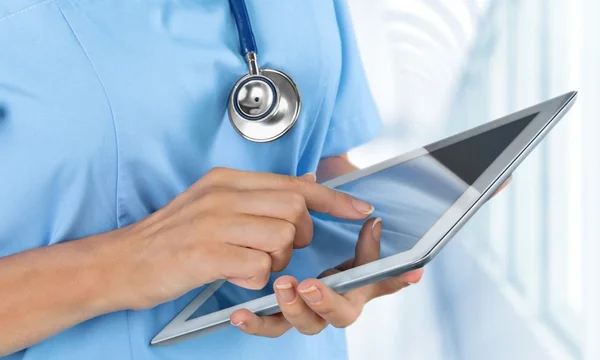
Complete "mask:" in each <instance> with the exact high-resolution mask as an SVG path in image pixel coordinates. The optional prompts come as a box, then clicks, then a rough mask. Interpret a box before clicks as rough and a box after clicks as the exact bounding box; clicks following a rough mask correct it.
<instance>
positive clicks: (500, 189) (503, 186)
mask: <svg viewBox="0 0 600 360" xmlns="http://www.w3.org/2000/svg"><path fill="white" fill-rule="evenodd" d="M511 180H512V176H509V177H508V179H506V181H505V182H504V183H503V184H502V185H500V187H499V188H498V190H496V192H494V195H492V197H494V196H496V195H498V194H499V193H500V191H502V190H504V188H505V187H507V186H508V184H510V182H511Z"/></svg>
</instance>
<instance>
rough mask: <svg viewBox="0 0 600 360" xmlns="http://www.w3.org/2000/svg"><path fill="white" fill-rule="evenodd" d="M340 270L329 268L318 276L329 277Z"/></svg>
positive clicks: (319, 277)
mask: <svg viewBox="0 0 600 360" xmlns="http://www.w3.org/2000/svg"><path fill="white" fill-rule="evenodd" d="M339 272H340V270H339V269H327V270H325V271H323V272H322V273H320V274H319V276H317V279H322V278H324V277H327V276H329V275H334V274H337V273H339Z"/></svg>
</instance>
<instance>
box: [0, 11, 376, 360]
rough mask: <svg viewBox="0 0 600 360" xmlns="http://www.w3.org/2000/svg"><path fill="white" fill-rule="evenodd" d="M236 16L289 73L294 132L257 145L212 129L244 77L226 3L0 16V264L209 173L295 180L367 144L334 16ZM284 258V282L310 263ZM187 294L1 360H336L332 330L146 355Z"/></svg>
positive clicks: (361, 92) (109, 225)
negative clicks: (218, 170) (220, 169)
mask: <svg viewBox="0 0 600 360" xmlns="http://www.w3.org/2000/svg"><path fill="white" fill-rule="evenodd" d="M246 3H247V6H248V10H249V14H250V18H251V21H252V25H253V28H254V32H255V36H256V39H257V45H258V48H259V62H260V66H261V67H271V68H275V69H280V70H282V71H284V72H286V73H288V74H289V75H290V76H291V77H292V78H293V79H294V81H295V82H296V83H297V85H298V87H299V89H300V92H301V95H302V102H303V106H302V112H301V115H300V117H299V119H298V121H297V124H296V126H294V128H293V129H292V130H291V131H290V132H289V133H288V134H286V135H285V136H284V137H283V138H281V139H279V140H277V141H274V142H271V143H264V144H257V143H252V142H249V141H247V140H245V139H243V138H242V137H240V136H239V135H238V134H237V133H236V132H235V130H234V129H233V128H232V127H231V124H230V123H229V121H228V118H227V112H226V102H227V97H228V95H229V92H230V90H231V86H232V85H233V84H234V83H235V81H236V80H237V79H238V78H239V77H240V76H242V75H244V74H245V73H246V71H247V69H246V65H245V63H244V60H243V59H242V57H241V56H240V55H239V44H238V40H237V33H236V28H235V24H234V22H233V20H232V17H231V12H230V10H229V6H228V3H227V1H225V0H196V1H192V0H188V1H172V0H153V1H140V0H103V1H98V0H2V2H0V49H1V51H0V219H2V221H0V256H8V255H12V254H16V253H19V252H22V251H26V250H29V249H35V248H39V247H44V246H49V245H53V244H57V243H61V242H66V241H72V240H75V239H81V238H84V237H86V236H91V235H94V234H98V233H102V232H106V231H111V230H114V229H117V228H121V227H125V226H127V225H129V224H131V223H134V222H136V221H139V220H142V219H143V218H144V217H146V216H148V215H149V214H151V213H152V212H154V211H157V210H159V209H160V208H162V207H163V206H165V205H166V204H167V203H168V202H169V201H171V200H172V199H173V198H174V197H175V196H177V195H178V194H180V193H181V192H183V191H185V189H187V188H188V187H189V186H190V185H191V184H193V183H194V182H195V181H197V180H198V179H199V178H201V177H202V176H203V175H204V174H205V173H206V172H207V171H208V170H210V169H211V168H213V167H216V166H225V167H231V168H236V169H241V170H250V171H268V172H273V173H278V174H292V175H302V174H304V173H306V172H310V171H315V170H316V167H317V164H318V162H319V160H320V159H322V158H324V157H327V156H334V155H339V154H343V153H346V152H347V151H349V150H350V149H352V148H354V147H356V146H358V145H360V144H363V143H365V142H367V141H369V140H370V139H372V138H373V137H374V136H375V135H376V134H377V132H378V130H379V129H380V121H379V117H378V114H377V109H376V106H375V104H374V102H373V100H372V98H371V94H370V93H369V89H368V84H367V80H366V78H365V74H364V71H363V68H362V64H361V60H360V54H359V51H358V48H357V44H356V40H355V37H354V34H353V31H352V25H351V19H350V14H349V10H348V6H347V4H346V3H345V2H344V1H342V0H339V1H338V0H328V1H326V0H303V1H281V0H246ZM298 254H299V255H297V256H296V255H294V256H295V257H296V259H295V261H294V262H293V264H291V265H290V269H289V271H290V272H291V273H293V272H294V271H296V270H299V268H300V267H307V266H311V264H317V263H318V259H319V256H320V255H319V253H318V252H316V251H314V249H311V248H310V247H309V248H307V249H305V250H304V251H303V252H301V253H298ZM298 264H300V265H302V266H300V265H298ZM40 270H41V271H43V270H44V269H40ZM314 270H320V269H314ZM123 276H131V274H123ZM99 286H101V284H99ZM32 291H33V292H34V291H35V289H32ZM198 291H199V290H194V291H192V292H190V293H189V294H186V295H184V296H182V297H181V298H179V299H177V300H175V301H172V302H168V303H165V304H162V305H159V306H157V307H155V308H152V309H148V310H145V311H119V312H115V313H111V314H106V315H103V316H99V317H97V318H94V319H90V320H88V321H86V322H84V323H82V324H79V325H76V326H74V327H72V328H70V329H67V330H65V331H62V332H61V333H59V334H57V335H54V336H52V337H50V338H48V339H46V340H44V341H42V342H40V343H38V344H35V345H33V346H31V347H29V348H27V349H25V350H22V351H19V352H17V353H15V354H12V355H9V356H8V357H6V358H7V359H11V360H13V359H14V360H17V359H19V360H20V359H28V360H38V359H44V360H50V359H67V360H70V359H78V360H79V359H127V360H129V359H144V360H145V359H178V360H180V359H211V360H212V359H238V358H244V359H280V358H286V359H345V358H347V353H346V341H345V336H344V331H343V330H339V329H335V328H332V327H328V328H326V329H325V330H324V331H323V332H322V333H321V334H319V335H317V336H304V335H301V334H300V333H298V332H297V331H295V330H291V331H289V332H287V333H286V334H284V335H283V336H281V337H280V338H277V339H266V338H259V337H253V336H248V335H245V334H243V333H242V332H240V331H239V330H238V329H235V328H230V329H226V330H222V331H219V332H216V333H213V334H210V335H206V336H201V337H197V338H194V339H191V340H188V341H185V342H182V343H180V344H177V345H174V346H169V347H150V346H149V342H150V339H152V337H153V336H154V335H156V334H157V333H158V332H159V331H160V330H161V329H162V328H163V327H164V326H165V325H166V324H167V323H168V322H169V321H170V320H171V319H172V318H173V317H174V316H175V315H176V314H177V313H178V312H179V311H180V310H181V309H182V308H183V307H184V306H185V305H186V304H187V303H188V302H189V301H190V300H191V299H192V298H193V297H194V296H195V295H197V294H198ZM18 311H26V309H18Z"/></svg>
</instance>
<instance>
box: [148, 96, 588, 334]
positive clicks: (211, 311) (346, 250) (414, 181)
mask: <svg viewBox="0 0 600 360" xmlns="http://www.w3.org/2000/svg"><path fill="white" fill-rule="evenodd" d="M576 96H577V93H576V92H570V93H567V94H564V95H562V96H559V97H556V98H554V99H551V100H548V101H545V102H543V103H540V104H538V105H535V106H532V107H530V108H527V109H524V110H521V111H519V112H516V113H514V114H511V115H508V116H505V117H503V118H501V119H498V120H495V121H492V122H489V123H486V124H484V125H481V126H478V127H476V128H473V129H471V130H468V131H465V132H462V133H460V134H457V135H454V136H451V137H449V138H447V139H444V140H441V141H438V142H436V143H433V144H430V145H427V146H424V147H422V148H419V149H416V150H413V151H411V152H409V153H407V154H404V155H401V156H398V157H395V158H393V159H390V160H387V161H384V162H382V163H379V164H376V165H373V166H370V167H368V168H365V169H361V170H358V171H355V172H352V173H349V174H346V175H343V176H341V177H338V178H335V179H332V180H330V181H327V182H326V183H323V184H324V185H326V186H328V187H331V188H335V189H337V190H339V191H343V192H347V193H349V194H351V195H353V196H355V197H357V198H360V199H364V200H365V201H368V202H370V203H371V204H373V205H374V206H375V213H374V214H373V215H374V216H379V217H381V218H382V223H383V229H382V235H381V240H380V241H381V256H380V259H379V260H377V261H374V262H371V263H368V264H365V265H362V266H358V267H355V268H352V269H349V270H346V271H343V272H339V273H336V274H333V275H330V276H327V277H324V278H322V279H321V280H322V281H323V283H325V284H326V285H328V286H330V287H331V288H332V289H333V290H334V291H336V292H338V293H343V292H346V291H348V290H351V289H354V288H357V287H361V286H364V285H367V284H371V283H374V282H377V281H380V280H383V279H385V278H388V277H392V276H396V275H400V274H402V273H405V272H408V271H411V270H414V269H417V268H420V267H423V266H424V265H425V264H427V263H428V262H429V261H430V260H431V259H433V258H434V257H435V255H436V254H437V253H438V252H439V251H440V250H441V249H442V247H443V246H444V245H445V244H446V243H448V241H449V240H450V239H451V238H452V236H453V235H455V234H456V232H457V231H458V230H459V229H460V228H461V227H462V226H463V225H464V224H465V223H466V222H467V221H468V219H469V218H471V216H472V215H473V214H474V213H475V212H476V211H477V210H478V209H479V208H480V207H481V206H482V205H483V204H484V203H485V201H486V200H487V199H489V198H490V197H491V196H492V195H493V194H494V192H495V191H496V190H497V189H498V188H499V187H500V186H501V185H502V184H503V183H504V182H505V181H506V179H507V178H508V177H509V176H510V174H511V173H512V172H513V170H514V169H515V168H516V167H517V166H518V165H519V164H520V163H521V162H522V161H523V159H524V158H525V157H526V156H527V154H529V153H530V152H531V150H532V149H533V148H535V146H536V145H537V144H538V143H539V141H540V140H541V139H542V138H543V137H544V136H545V135H546V134H547V133H548V131H550V129H551V128H552V126H553V125H554V124H556V123H557V122H558V120H559V119H560V118H561V117H562V116H563V115H564V114H565V113H566V112H567V111H568V109H569V108H570V106H571V105H572V104H573V102H574V100H575V98H576ZM312 217H313V223H314V237H313V242H312V243H311V245H309V247H308V248H306V249H300V250H295V251H294V254H293V256H292V260H291V262H290V264H293V265H294V266H288V269H290V268H291V269H294V270H293V273H292V272H286V271H289V270H287V269H286V270H284V271H283V272H281V273H277V274H275V273H274V274H272V277H271V281H270V283H269V284H268V285H267V286H266V287H265V288H264V289H263V290H256V291H253V290H246V289H242V288H240V287H237V286H236V285H233V284H231V283H228V282H225V281H218V282H215V283H212V284H209V285H207V286H206V287H205V288H204V289H203V291H202V292H201V293H200V294H199V295H198V296H197V297H196V298H195V299H194V300H193V301H192V302H191V303H190V304H189V305H187V306H186V307H185V308H184V309H183V310H182V311H181V312H180V313H179V314H178V315H177V316H176V317H175V318H174V319H173V320H172V321H171V322H170V323H169V324H168V325H167V326H166V327H165V328H164V329H163V330H162V331H161V332H160V333H159V334H157V335H156V336H155V337H154V339H152V341H151V344H152V345H169V344H173V343H175V342H177V341H182V340H185V339H187V338H189V337H192V336H199V335H201V334H207V333H210V332H213V331H216V330H219V329H222V328H225V327H228V326H231V324H230V322H229V317H230V315H231V314H232V313H233V312H234V311H236V310H238V309H241V308H246V309H248V310H250V311H252V312H254V313H256V314H258V315H270V314H274V313H277V312H279V311H280V310H279V307H278V305H277V300H276V297H275V295H274V293H273V286H272V282H273V281H274V280H275V279H276V278H278V277H279V276H281V275H283V274H290V275H293V276H295V277H296V278H297V279H298V280H299V281H301V280H303V279H305V278H308V277H316V276H317V275H318V274H319V273H321V272H322V271H324V270H326V269H328V268H332V267H335V266H336V265H338V264H339V263H341V262H343V261H344V260H347V259H349V258H352V257H353V256H354V246H355V244H356V241H357V239H358V233H359V231H360V229H361V227H362V224H363V222H364V221H349V220H341V219H336V218H333V217H330V216H327V215H322V214H312Z"/></svg>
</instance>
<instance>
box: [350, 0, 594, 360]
mask: <svg viewBox="0 0 600 360" xmlns="http://www.w3.org/2000/svg"><path fill="white" fill-rule="evenodd" d="M349 2H350V6H351V8H352V12H353V17H354V22H355V30H356V33H357V37H358V39H359V44H360V47H361V50H362V56H363V62H364V64H365V67H366V69H367V73H368V76H369V80H370V85H371V90H372V92H373V94H374V96H375V98H376V101H377V103H378V106H379V110H380V115H381V116H382V118H383V121H384V122H385V126H386V128H385V131H384V132H382V135H381V136H380V138H379V139H378V140H377V141H375V142H374V143H372V144H369V145H367V146H365V147H363V148H360V149H357V150H356V151H354V152H353V153H352V154H351V157H352V160H353V161H354V162H356V163H357V164H358V165H362V166H365V165H369V164H372V163H375V162H378V161H380V160H383V159H386V158H389V157H391V156H394V155H397V154H400V153H403V152H405V151H407V150H410V149H412V148H415V147H418V146H421V145H425V144H427V143H430V142H433V141H435V140H438V139H440V138H441V137H444V136H446V135H450V134H453V133H456V132H459V131H462V130H466V129H468V128H470V127H473V126H476V125H479V124H481V123H483V122H487V121H490V120H493V119H496V118H498V117H501V116H504V115H507V114H509V113H511V112H513V111H516V110H518V109H521V108H525V107H528V106H530V105H534V104H535V103H537V102H540V101H543V100H546V99H549V98H551V97H553V96H556V95H560V94H562V93H565V92H567V91H570V90H578V91H579V97H578V100H577V102H576V104H575V106H574V107H573V109H572V110H571V111H570V112H569V114H568V116H566V117H565V119H564V120H563V121H562V122H561V123H560V124H559V125H558V126H557V127H556V128H555V129H554V130H553V132H552V134H551V135H550V136H549V137H548V138H547V139H546V140H545V141H544V142H543V143H542V145H541V146H540V147H539V148H538V149H536V151H534V153H532V154H531V155H530V156H529V158H528V159H527V160H526V161H525V162H524V163H523V164H522V166H521V167H520V168H519V169H518V171H517V172H516V173H515V174H514V179H513V182H512V184H511V185H510V187H509V189H508V190H506V191H503V192H502V193H501V194H500V195H498V196H497V197H496V198H494V200H493V201H492V202H490V203H489V204H488V205H486V206H485V207H484V208H483V209H482V210H481V211H480V212H479V213H478V214H477V215H476V216H475V218H474V219H473V220H472V221H470V223H469V224H468V225H467V226H466V227H465V228H464V229H463V230H462V231H461V232H460V234H459V235H458V236H457V237H456V238H455V239H454V240H453V241H452V242H451V244H450V245H448V246H447V247H446V248H445V249H444V251H442V254H441V255H440V256H439V257H438V258H436V259H435V261H434V262H433V263H432V264H430V265H428V267H427V268H426V272H425V277H424V280H423V281H422V282H421V283H420V284H419V285H416V286H413V287H411V288H409V289H407V290H405V291H403V292H401V293H399V294H397V295H394V296H390V297H387V298H383V299H379V300H377V301H374V302H372V303H371V304H369V305H368V307H367V308H366V309H365V312H364V314H363V316H362V317H361V318H360V319H359V321H358V322H357V323H356V324H355V325H353V326H352V327H351V328H350V329H349V330H348V342H349V347H350V354H351V359H352V360H362V359H444V360H447V359H460V360H462V359H467V360H470V359H477V360H480V359H572V360H575V359H581V360H598V359H600V312H599V308H600V293H599V288H600V265H598V264H599V263H600V260H599V259H598V257H599V256H600V247H599V245H598V242H599V240H600V191H599V190H598V188H597V186H598V185H600V159H599V158H600V141H598V137H599V136H600V121H599V120H598V118H599V115H600V101H598V100H597V99H600V41H598V40H597V36H598V34H600V22H599V21H598V19H599V18H600V1H598V0H369V1H367V0H349Z"/></svg>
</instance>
